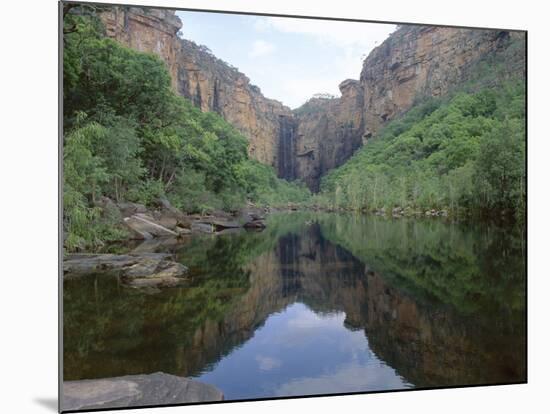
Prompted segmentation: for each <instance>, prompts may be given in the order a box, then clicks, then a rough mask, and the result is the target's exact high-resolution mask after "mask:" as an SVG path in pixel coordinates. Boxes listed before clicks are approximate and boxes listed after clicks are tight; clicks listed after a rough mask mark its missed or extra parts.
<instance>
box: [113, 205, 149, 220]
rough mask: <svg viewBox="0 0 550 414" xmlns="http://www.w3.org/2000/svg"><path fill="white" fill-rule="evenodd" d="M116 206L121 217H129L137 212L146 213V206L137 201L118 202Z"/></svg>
mask: <svg viewBox="0 0 550 414" xmlns="http://www.w3.org/2000/svg"><path fill="white" fill-rule="evenodd" d="M117 208H118V209H119V210H120V214H122V217H130V216H133V215H134V214H138V213H147V207H145V206H144V205H143V204H138V203H118V204H117Z"/></svg>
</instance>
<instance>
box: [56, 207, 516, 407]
mask: <svg viewBox="0 0 550 414" xmlns="http://www.w3.org/2000/svg"><path fill="white" fill-rule="evenodd" d="M127 249H130V248H129V247H128V248H127ZM136 250H137V251H157V252H172V253H174V254H175V255H176V257H177V259H178V260H179V261H180V262H181V263H183V264H185V265H186V266H188V267H189V268H190V279H189V281H188V283H187V284H186V285H185V286H183V287H178V288H172V289H165V290H162V291H160V292H147V291H140V290H133V289H129V288H126V287H123V286H121V285H120V284H119V283H118V282H117V280H116V279H115V278H113V277H110V276H106V275H101V274H97V275H94V276H89V277H84V278H81V279H74V280H68V281H65V282H64V379H65V380H73V379H85V378H103V377H113V376H120V375H128V374H144V373H153V372H158V371H162V372H166V373H170V374H174V375H179V376H185V377H193V378H196V379H198V380H200V381H202V382H206V383H209V384H213V385H215V386H216V387H218V388H219V389H220V390H221V391H223V393H224V395H225V399H246V398H258V397H274V396H288V395H313V394H325V393H345V392H356V391H374V390H396V389H403V388H414V387H437V386H452V385H470V384H493V383H508V382H521V381H525V379H526V359H525V358H526V355H525V344H526V332H525V329H526V327H525V245H524V237H523V234H522V233H521V232H519V231H516V230H515V229H510V228H507V229H502V228H498V227H494V226H490V225H482V224H476V225H472V224H469V225H464V224H449V223H444V222H442V221H437V220H407V219H400V220H387V219H383V218H379V217H371V216H351V215H337V214H328V213H323V214H321V213H319V214H316V213H290V214H274V215H272V216H271V217H270V218H269V220H268V228H267V229H266V230H265V231H263V232H260V233H256V232H253V233H248V232H238V233H234V234H227V235H218V236H208V235H205V236H200V237H192V238H190V239H188V240H185V241H183V242H175V241H165V242H162V243H160V242H156V244H145V245H142V246H138V247H137V248H136Z"/></svg>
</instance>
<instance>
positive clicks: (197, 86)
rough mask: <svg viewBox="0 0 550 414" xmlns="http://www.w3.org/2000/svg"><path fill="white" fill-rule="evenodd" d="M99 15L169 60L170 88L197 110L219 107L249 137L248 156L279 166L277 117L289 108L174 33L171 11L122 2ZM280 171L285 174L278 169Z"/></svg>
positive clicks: (110, 30)
mask: <svg viewBox="0 0 550 414" xmlns="http://www.w3.org/2000/svg"><path fill="white" fill-rule="evenodd" d="M101 19H102V21H103V23H104V25H105V27H106V34H107V36H109V37H111V38H114V39H116V40H117V41H119V42H121V43H123V44H124V45H126V46H128V47H131V48H133V49H136V50H139V51H142V52H149V53H155V54H157V55H158V56H159V57H160V58H161V59H162V60H164V61H165V62H166V64H167V66H168V69H169V71H170V74H171V78H172V86H173V87H174V90H176V91H177V92H178V93H179V94H180V95H182V96H185V97H186V98H188V99H190V100H191V101H192V102H193V103H194V104H195V105H196V106H198V107H200V108H201V110H202V111H214V112H217V113H219V114H220V115H221V116H222V117H223V118H224V119H225V120H226V121H228V122H229V123H230V124H232V125H233V126H234V127H235V128H237V129H238V130H239V131H240V132H241V133H242V134H243V135H244V136H245V137H247V138H248V141H249V146H248V153H249V155H250V156H251V157H252V158H254V159H256V160H258V161H260V162H262V163H264V164H268V165H272V166H273V167H275V168H276V169H278V165H279V160H278V156H279V136H280V128H281V121H280V118H285V117H286V118H288V117H292V112H291V111H290V109H289V108H287V107H286V106H284V105H283V104H282V103H280V102H278V101H275V100H272V99H268V98H266V97H264V96H263V95H262V93H261V91H260V89H259V88H258V87H257V86H254V85H252V84H251V83H250V80H249V79H248V78H247V77H246V76H245V75H244V74H243V73H241V72H239V71H238V70H236V69H235V68H233V67H232V66H230V65H229V64H227V63H225V62H223V61H222V60H220V59H218V58H216V57H215V56H214V55H212V53H211V52H210V51H209V50H208V49H207V48H205V47H204V46H199V45H196V44H195V43H193V42H191V41H188V40H184V39H181V38H179V37H178V35H177V33H178V31H179V30H180V29H181V28H182V22H181V20H180V19H179V17H177V16H176V15H175V11H173V10H160V9H141V8H137V7H123V6H121V7H112V8H111V9H110V10H109V11H107V12H104V13H102V15H101ZM183 30H184V31H185V26H183ZM283 124H284V122H283ZM278 171H279V170H278ZM279 175H280V176H284V174H283V172H282V171H279Z"/></svg>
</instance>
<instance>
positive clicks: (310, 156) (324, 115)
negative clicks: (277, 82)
mask: <svg viewBox="0 0 550 414" xmlns="http://www.w3.org/2000/svg"><path fill="white" fill-rule="evenodd" d="M340 92H341V94H342V96H341V97H340V98H333V99H329V98H312V99H310V100H309V101H308V102H307V103H306V104H305V105H303V106H301V107H300V108H298V109H297V110H295V111H294V113H295V115H296V117H297V120H298V134H297V136H296V149H295V153H294V154H295V162H296V166H297V167H296V174H295V175H296V176H295V177H294V178H301V179H303V180H304V181H305V182H306V184H307V185H308V187H309V188H310V189H312V190H313V191H317V190H318V189H319V188H318V187H319V180H320V177H321V175H323V174H324V173H325V172H327V171H329V170H331V169H332V168H335V167H338V166H340V165H341V164H343V163H344V162H345V161H346V160H347V159H348V158H349V157H350V156H351V154H353V153H354V152H355V150H357V149H358V148H359V147H360V146H361V145H362V135H363V130H364V123H363V113H362V109H363V87H362V85H361V84H360V83H359V82H358V81H356V80H352V79H348V80H345V81H344V82H342V83H341V84H340Z"/></svg>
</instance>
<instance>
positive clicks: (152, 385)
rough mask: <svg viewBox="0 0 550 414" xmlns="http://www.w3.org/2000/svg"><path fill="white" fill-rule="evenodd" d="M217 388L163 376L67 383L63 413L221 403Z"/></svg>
mask: <svg viewBox="0 0 550 414" xmlns="http://www.w3.org/2000/svg"><path fill="white" fill-rule="evenodd" d="M221 400H223V393H222V392H221V391H220V390H218V389H217V388H216V387H214V386H212V385H209V384H204V383H201V382H198V381H194V380H190V379H187V378H182V377H177V376H175V375H169V374H165V373H162V372H157V373H154V374H148V375H127V376H123V377H113V378H103V379H93V380H80V381H64V382H63V402H62V409H63V410H88V409H94V408H117V407H132V406H149V405H163V404H185V403H192V402H205V401H221Z"/></svg>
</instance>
